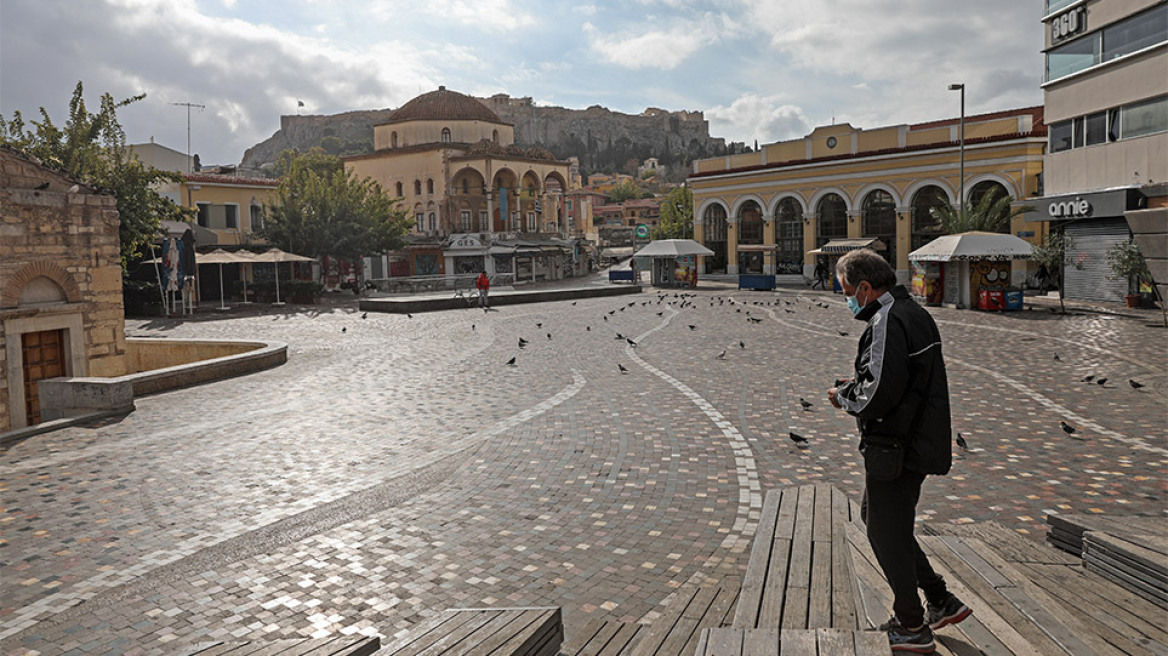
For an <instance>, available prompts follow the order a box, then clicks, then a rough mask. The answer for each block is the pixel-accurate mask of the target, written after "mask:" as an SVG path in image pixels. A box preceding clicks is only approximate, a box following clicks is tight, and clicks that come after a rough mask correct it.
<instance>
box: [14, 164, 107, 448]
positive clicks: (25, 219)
mask: <svg viewBox="0 0 1168 656" xmlns="http://www.w3.org/2000/svg"><path fill="white" fill-rule="evenodd" d="M118 226H119V219H118V212H117V207H116V201H115V199H114V197H113V196H109V195H103V194H98V193H96V192H95V191H94V190H93V189H90V188H88V187H85V186H84V185H81V184H78V183H77V182H76V181H74V180H71V179H69V178H67V177H65V176H63V175H61V174H59V173H57V172H55V171H52V170H50V169H48V168H46V167H44V166H40V165H38V164H35V163H33V162H31V161H29V160H28V159H26V158H24V157H22V156H20V155H18V154H17V153H15V152H14V151H12V150H8V149H5V148H0V372H2V374H0V432H5V431H8V430H11V429H16V428H23V427H25V426H28V425H31V424H35V423H38V422H39V420H40V406H39V403H38V398H37V394H36V392H37V381H39V380H43V379H45V378H53V377H56V376H117V375H121V374H123V373H125V363H124V358H125V352H126V339H125V331H124V314H123V311H122V271H121V263H120V255H119V241H118Z"/></svg>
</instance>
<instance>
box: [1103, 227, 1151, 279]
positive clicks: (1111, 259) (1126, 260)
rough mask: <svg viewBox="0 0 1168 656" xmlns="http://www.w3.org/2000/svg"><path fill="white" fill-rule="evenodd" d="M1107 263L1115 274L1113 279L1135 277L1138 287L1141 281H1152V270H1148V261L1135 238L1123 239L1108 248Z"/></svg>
mask: <svg viewBox="0 0 1168 656" xmlns="http://www.w3.org/2000/svg"><path fill="white" fill-rule="evenodd" d="M1107 264H1108V266H1110V267H1111V272H1112V273H1114V274H1115V276H1114V277H1113V279H1119V280H1129V281H1131V280H1133V279H1134V280H1135V283H1136V285H1137V287H1136V288H1137V289H1138V288H1139V287H1138V285H1139V283H1140V282H1144V283H1147V284H1151V282H1152V272H1151V271H1149V270H1148V263H1147V262H1146V261H1145V260H1144V254H1143V253H1141V252H1140V246H1139V244H1137V243H1136V242H1135V240H1132V239H1129V240H1127V241H1121V242H1119V243H1118V244H1116V245H1114V246H1112V247H1111V248H1109V249H1107Z"/></svg>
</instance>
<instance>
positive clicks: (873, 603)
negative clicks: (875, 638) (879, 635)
mask: <svg viewBox="0 0 1168 656" xmlns="http://www.w3.org/2000/svg"><path fill="white" fill-rule="evenodd" d="M844 530H845V534H846V536H847V539H848V548H849V555H850V557H851V566H852V575H853V577H854V579H853V581H854V582H855V584H854V586H853V591H854V594H855V599H856V622H857V625H858V628H860V629H864V628H868V627H875V626H878V625H879V624H880V623H881V622H883V621H884V620H886V619H888V614H889V612H890V611H891V609H892V592H891V591H890V590H889V589H888V582H887V581H885V580H884V574H882V573H881V572H880V567H879V565H878V564H877V563H876V556H875V554H873V553H872V547H871V545H869V544H868V538H867V536H865V535H864V533H863V529H862V528H861V526H860V525H859V524H856V523H854V522H852V523H849V524H847V525H846V526H845V527H844Z"/></svg>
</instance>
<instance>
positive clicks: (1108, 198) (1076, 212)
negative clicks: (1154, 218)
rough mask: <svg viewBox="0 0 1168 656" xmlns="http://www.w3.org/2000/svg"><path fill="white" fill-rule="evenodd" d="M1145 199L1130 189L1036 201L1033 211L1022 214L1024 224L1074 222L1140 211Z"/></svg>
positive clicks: (1048, 197)
mask: <svg viewBox="0 0 1168 656" xmlns="http://www.w3.org/2000/svg"><path fill="white" fill-rule="evenodd" d="M1146 204H1147V199H1146V197H1145V196H1144V195H1143V194H1142V193H1140V191H1139V189H1136V188H1134V187H1132V188H1127V189H1116V190H1114V191H1100V192H1094V193H1085V194H1068V195H1066V196H1047V197H1046V198H1041V199H1039V198H1036V199H1035V200H1034V205H1033V207H1034V209H1033V210H1032V211H1030V212H1027V213H1026V220H1027V221H1029V222H1034V221H1074V220H1079V219H1086V218H1098V217H1106V216H1115V217H1118V216H1123V213H1124V212H1126V211H1128V210H1134V209H1141V208H1143V207H1145V206H1146Z"/></svg>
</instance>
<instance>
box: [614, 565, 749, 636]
mask: <svg viewBox="0 0 1168 656" xmlns="http://www.w3.org/2000/svg"><path fill="white" fill-rule="evenodd" d="M741 588H742V583H741V581H740V580H739V579H738V578H736V577H732V578H728V579H726V580H724V581H722V582H721V583H719V584H718V585H714V586H702V587H696V586H682V587H681V588H679V589H678V590H677V592H676V593H675V595H674V598H673V599H672V600H670V601H669V602H668V603H667V604H666V606H665V610H664V611H663V612H662V614H661V616H660V617H658V618H657V619H655V620H653V622H652V624H650V625H649V627H648V628H647V629H642V630H641V631H640V632H639V633H638V635H637V636H636V637H635V638H634V639H633V640H632V642H631V644H630V645H629V647H628V648H627V649H626V651H625V653H627V654H629V656H689V655H690V654H693V653H694V649H695V648H696V646H697V643H698V639H699V638H700V637H701V631H702V629H707V628H718V627H723V626H727V625H729V623H730V617H731V616H732V614H733V613H734V606H735V604H736V603H737V601H738V596H739V591H740V590H741Z"/></svg>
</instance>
